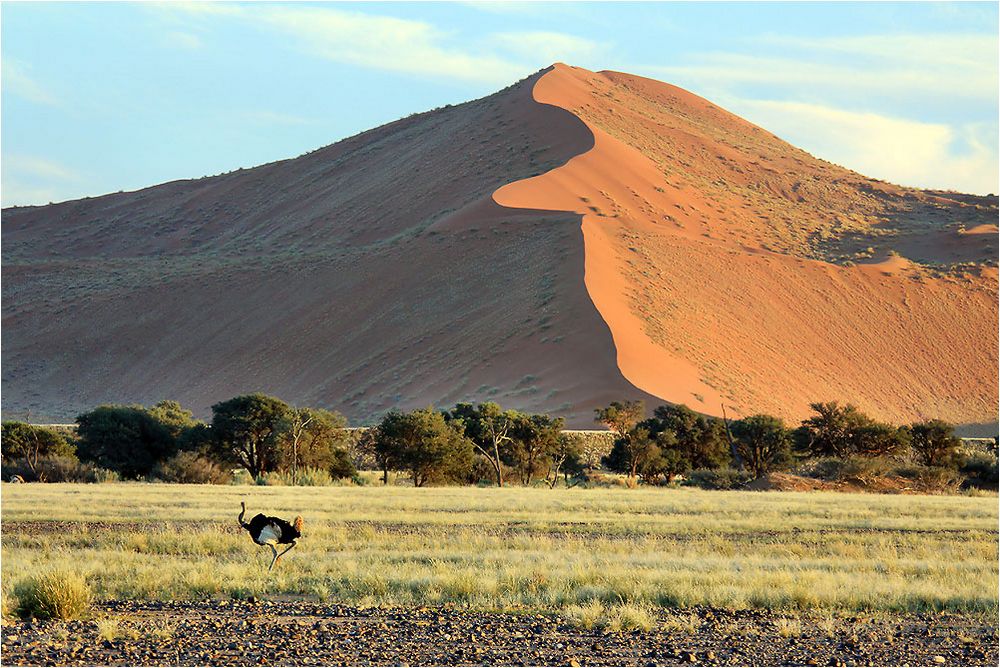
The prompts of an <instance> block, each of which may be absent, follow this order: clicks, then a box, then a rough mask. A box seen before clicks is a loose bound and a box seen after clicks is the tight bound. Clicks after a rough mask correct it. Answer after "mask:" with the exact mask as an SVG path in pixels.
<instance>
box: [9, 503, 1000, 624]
mask: <svg viewBox="0 0 1000 668" xmlns="http://www.w3.org/2000/svg"><path fill="white" fill-rule="evenodd" d="M241 500H246V502H247V505H248V512H249V513H250V515H251V516H252V515H253V514H255V513H257V512H264V513H266V514H269V515H277V516H282V517H286V518H288V519H291V518H292V517H294V516H295V515H298V514H301V515H303V516H304V518H305V528H304V536H303V538H302V539H301V541H300V543H299V545H298V547H297V548H296V549H294V550H292V551H291V552H290V553H289V554H288V555H287V556H286V557H284V558H283V559H282V561H280V562H279V563H278V565H277V566H276V567H275V570H274V571H273V572H271V573H268V572H267V564H268V562H269V561H270V552H269V551H268V550H266V549H264V548H261V547H258V546H256V545H254V544H253V543H252V541H251V540H250V538H249V537H248V536H247V534H246V533H245V532H242V531H240V530H239V528H238V526H237V523H236V515H237V513H238V511H239V504H240V501H241ZM2 502H3V503H2V527H0V528H2V575H3V578H2V579H3V594H4V611H5V613H7V612H9V611H10V609H11V608H10V601H11V596H12V591H13V589H14V588H15V587H16V585H17V583H18V582H19V581H22V580H23V579H25V578H28V577H31V576H34V575H38V574H41V573H45V572H50V571H53V570H72V571H77V572H80V573H82V574H83V575H84V576H85V577H86V578H87V580H88V582H89V583H90V585H91V587H92V588H93V590H94V593H95V596H96V597H97V598H99V599H139V600H173V599H204V598H206V597H210V598H226V597H235V598H243V597H248V596H251V595H255V596H258V597H274V598H291V599H295V598H304V599H308V600H321V601H333V602H341V603H347V604H353V605H359V606H379V605H384V606H393V605H400V606H438V605H453V606H457V607H461V608H468V609H473V610H507V611H518V610H525V611H528V610H530V611H545V612H553V613H558V614H561V615H562V616H564V617H565V618H567V619H570V620H574V621H575V622H576V623H578V624H580V625H581V626H586V625H592V624H601V623H604V624H612V625H613V624H616V623H618V624H623V625H627V626H634V627H638V628H641V627H642V626H644V622H643V620H644V619H648V618H649V616H650V615H651V614H653V613H655V611H656V610H657V609H659V608H673V607H688V606H696V605H708V606H714V607H719V608H729V609H743V608H768V609H773V610H782V611H789V612H792V611H815V612H818V613H820V614H826V613H842V612H849V611H866V612H876V613H877V612H881V611H884V612H895V611H910V612H916V611H933V610H951V611H956V612H973V613H988V614H995V613H996V611H997V587H998V568H997V562H998V535H997V521H998V508H997V498H996V497H995V496H988V497H964V496H892V495H862V494H857V495H855V494H838V493H824V492H809V493H795V492H780V493H765V492H709V491H703V490H694V489H553V490H549V489H527V488H507V489H502V490H500V489H479V488H448V487H445V488H424V489H414V488H406V487H391V486H390V487H388V488H383V487H312V488H306V487H256V486H209V485H204V486H199V485H167V484H140V483H111V484H101V485H76V484H47V485H40V484H37V485H36V484H28V485H11V484H6V483H5V484H3V486H2ZM602 620H603V621H602ZM615 620H618V621H617V622H616V621H615Z"/></svg>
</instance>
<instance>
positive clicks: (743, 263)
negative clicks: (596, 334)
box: [494, 65, 997, 422]
mask: <svg viewBox="0 0 1000 668" xmlns="http://www.w3.org/2000/svg"><path fill="white" fill-rule="evenodd" d="M534 96H535V99H536V100H538V101H539V102H542V103H545V104H549V105H553V106H558V107H562V108H564V109H567V110H569V111H572V112H573V113H574V114H575V115H576V116H577V117H579V118H580V119H581V120H583V121H584V122H585V123H586V124H587V127H588V129H590V131H591V132H592V133H593V135H594V137H595V142H594V147H593V148H592V149H590V150H589V151H587V152H586V153H583V154H581V155H579V156H577V157H575V158H573V159H572V160H571V161H569V162H568V163H567V164H566V165H564V166H562V167H560V168H557V169H556V170H554V171H552V172H549V173H546V174H544V175H541V176H537V177H534V178H531V179H527V180H525V181H520V182H517V183H513V184H510V185H507V186H504V187H503V188H501V189H499V190H498V191H497V192H496V193H495V194H494V198H495V199H496V200H497V201H498V202H499V203H501V204H503V205H505V206H509V207H518V206H522V207H531V208H540V209H557V210H567V211H573V212H574V213H577V214H579V215H581V216H582V217H583V224H582V229H583V236H584V245H585V255H586V259H585V263H586V273H585V281H586V285H587V290H588V293H589V294H590V296H591V299H592V300H593V302H594V304H595V306H596V307H597V309H598V311H599V312H600V313H601V316H602V318H603V319H604V321H605V322H606V323H607V324H608V326H609V327H610V329H611V333H612V336H613V338H614V342H615V346H616V351H617V362H618V366H619V368H620V369H621V370H622V372H623V374H624V375H625V377H626V378H627V379H628V380H630V381H631V382H632V383H633V384H634V385H636V386H637V387H640V388H642V389H644V390H646V391H647V392H649V393H650V394H653V395H655V396H657V397H660V398H663V399H666V400H668V401H671V402H678V403H686V404H688V405H690V406H692V407H693V408H695V409H696V410H700V411H703V412H707V413H710V414H716V415H717V414H719V413H720V412H721V408H720V407H721V404H722V403H723V402H725V403H726V404H727V406H729V407H731V408H730V410H731V413H732V414H734V415H741V414H747V413H751V412H769V413H773V414H777V415H781V416H783V417H785V418H788V419H789V420H796V421H797V420H799V419H801V418H802V417H804V415H805V414H806V413H807V412H808V403H809V402H811V401H817V400H829V399H840V400H845V399H846V400H850V401H852V402H854V403H856V404H857V405H859V406H860V407H861V408H862V409H863V410H865V411H866V412H869V413H870V414H872V415H875V416H877V417H879V418H883V419H891V420H897V421H906V420H912V419H914V418H925V417H942V418H944V419H947V420H952V421H956V422H977V421H989V420H995V419H996V395H997V345H996V340H995V339H996V337H995V335H994V333H995V331H996V329H997V307H996V301H997V281H996V278H997V276H996V270H995V268H992V267H987V268H982V267H981V266H979V267H977V268H976V269H973V270H970V271H969V272H967V273H964V272H963V273H957V274H951V275H947V276H935V275H933V274H932V273H931V272H929V271H927V268H926V267H925V266H924V265H931V264H932V263H934V262H938V263H942V262H944V263H946V262H949V261H957V259H958V258H961V259H964V260H970V259H972V260H975V261H977V262H980V263H981V262H985V261H988V260H991V259H995V257H996V241H997V240H996V235H995V234H994V232H993V229H995V227H993V226H990V225H986V224H982V225H977V226H974V227H972V228H971V229H968V230H964V229H962V228H960V227H958V226H957V225H956V224H950V226H949V225H948V224H937V225H935V224H933V221H934V216H935V215H936V213H929V212H932V211H933V212H936V211H937V209H935V208H934V207H945V208H946V209H947V212H948V213H947V215H948V216H950V217H952V218H953V219H955V220H977V219H979V220H982V219H986V217H987V215H995V211H996V207H995V202H993V203H992V204H990V203H988V201H987V198H981V202H980V203H979V204H978V205H976V206H969V205H967V204H965V203H960V202H957V201H954V200H950V199H947V198H943V197H940V196H936V195H928V194H924V193H920V192H917V191H912V190H907V189H904V188H898V187H895V186H891V185H889V184H883V183H880V182H876V181H872V180H869V179H865V178H864V177H861V176H859V175H857V174H854V173H852V172H849V171H847V170H844V169H842V168H839V167H836V166H833V165H828V164H825V163H822V162H821V161H818V160H816V159H814V158H812V157H811V156H808V155H807V154H805V153H803V152H802V151H799V150H798V149H795V148H794V147H791V146H789V145H788V144H785V143H784V142H781V141H780V140H779V139H777V138H776V137H774V136H773V135H770V134H769V133H767V132H765V131H763V130H761V129H760V128H756V127H754V126H752V125H750V124H749V123H746V121H743V120H742V119H739V118H737V117H735V116H732V115H731V114H728V113H727V112H725V111H723V110H720V109H718V108H716V107H714V106H713V105H712V104H711V103H709V102H708V101H706V100H703V99H701V98H698V97H696V96H694V95H691V94H690V93H687V92H686V91H683V90H681V89H678V88H675V87H673V86H669V85H667V84H662V83H659V82H655V81H651V80H648V79H642V78H639V77H634V76H631V75H625V74H620V73H615V72H602V73H593V72H589V71H587V70H582V69H580V68H572V67H568V66H565V65H557V66H556V67H555V69H554V70H553V71H552V72H549V73H548V74H546V75H545V76H544V77H542V78H541V79H540V80H539V81H538V83H537V84H535V88H534ZM876 193H877V194H878V196H877V197H876V196H874V194H876ZM845 214H848V215H849V216H850V225H848V226H847V227H846V228H845V225H844V223H843V221H842V220H841V218H842V217H843V216H844V215H845ZM904 214H905V215H906V216H910V217H912V218H913V220H916V221H919V225H917V224H911V223H913V220H911V219H910V218H906V219H905V220H903V218H902V217H903V216H904ZM893 216H896V217H897V218H899V219H900V220H897V221H896V222H895V223H893V225H894V227H892V225H887V222H886V221H889V220H891V219H892V217H893ZM889 227H892V229H888V228H889ZM991 227H993V229H991ZM824 237H829V238H830V241H829V242H825V241H821V242H817V241H815V239H816V238H819V239H820V240H822V239H823V238H824ZM845 238H853V239H862V238H863V239H868V240H869V241H870V243H871V244H872V253H871V255H873V256H877V255H882V256H883V257H882V259H878V257H875V259H871V260H864V261H862V262H860V263H858V264H856V265H854V266H843V265H842V264H838V263H833V262H831V261H829V260H832V259H834V258H833V257H824V255H829V254H830V252H832V251H831V249H835V250H836V252H838V253H842V252H843V250H844V248H845V247H846V246H845V244H846V243H847V242H845V241H844V239H845ZM896 242H899V243H896ZM904 242H905V243H904ZM875 247H877V248H875ZM890 248H891V249H892V250H894V251H895V252H896V253H897V254H892V255H888V254H887V251H888V249H890ZM906 253H910V255H912V256H914V258H915V259H916V260H920V261H922V262H923V263H924V264H923V265H921V264H918V263H917V262H915V261H914V260H913V259H910V258H908V257H907V256H906ZM933 253H937V256H933V257H932V254H933Z"/></svg>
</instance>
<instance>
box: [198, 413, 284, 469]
mask: <svg viewBox="0 0 1000 668" xmlns="http://www.w3.org/2000/svg"><path fill="white" fill-rule="evenodd" d="M291 410H292V409H291V408H290V407H289V406H288V404H286V403H285V402H284V401H282V400H281V399H277V398H275V397H269V396H267V395H265V394H247V395H242V396H239V397H234V398H232V399H229V400H228V401H223V402H221V403H218V404H215V405H214V406H212V432H213V433H214V434H215V438H216V442H217V443H218V446H219V448H220V451H221V454H222V455H223V456H224V457H228V458H232V459H235V461H236V462H237V463H238V464H239V465H241V466H243V467H244V468H246V470H247V471H248V472H249V473H250V475H251V476H253V477H254V478H257V477H258V476H260V475H261V474H263V473H267V472H269V471H274V470H277V468H278V464H279V462H280V446H281V440H282V438H283V436H284V435H285V433H286V429H287V425H288V423H289V420H290V416H291Z"/></svg>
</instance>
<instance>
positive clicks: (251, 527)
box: [239, 501, 302, 571]
mask: <svg viewBox="0 0 1000 668" xmlns="http://www.w3.org/2000/svg"><path fill="white" fill-rule="evenodd" d="M240 508H242V510H240V517H239V522H240V526H241V527H243V528H244V529H246V530H247V531H249V532H250V537H251V538H253V542H255V543H257V544H258V545H267V546H268V547H269V548H271V554H272V555H273V558H272V559H271V565H270V566H268V568H267V570H269V571H270V570H271V569H272V568H274V564H275V563H276V562H277V561H278V559H280V558H281V557H282V555H284V554H285V553H286V552H288V551H289V550H291V549H292V548H293V547H295V540H296V539H297V538H300V537H301V536H302V516H301V515H299V516H298V517H296V518H295V521H294V522H292V523H291V524H289V523H288V522H286V521H285V520H283V519H279V518H277V517H268V516H267V515H264V514H262V513H257V514H256V515H254V517H253V519H252V520H250V523H249V524H247V523H246V522H244V521H243V516H244V515H245V514H246V512H247V504H246V502H245V501H241V502H240ZM275 545H288V547H286V548H285V549H284V550H283V551H282V552H281V554H278V550H277V548H275V547H274V546H275Z"/></svg>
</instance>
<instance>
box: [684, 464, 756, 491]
mask: <svg viewBox="0 0 1000 668" xmlns="http://www.w3.org/2000/svg"><path fill="white" fill-rule="evenodd" d="M751 480H753V474H752V473H749V472H747V471H738V470H737V469H732V468H725V469H696V470H694V471H691V473H689V474H688V476H687V480H686V481H685V482H684V484H685V485H688V486H691V487H700V488H702V489H739V488H740V487H743V486H744V485H745V484H747V483H748V482H750V481H751Z"/></svg>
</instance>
